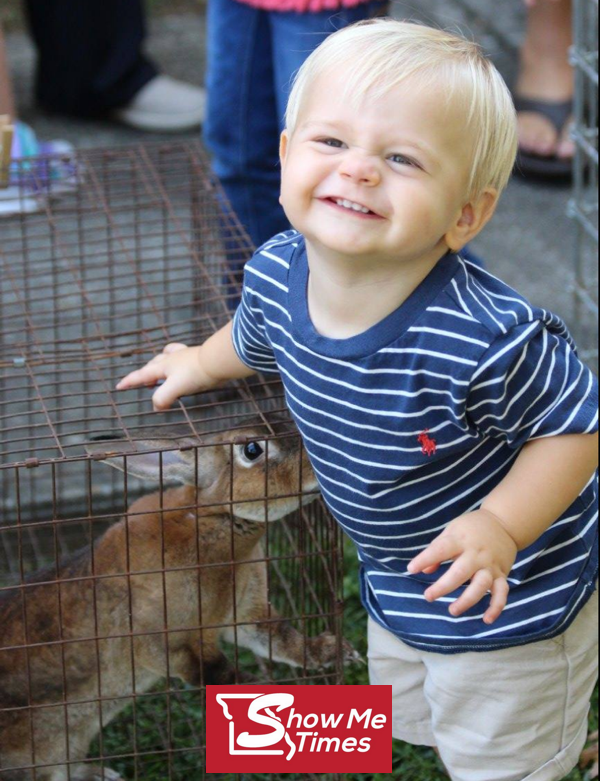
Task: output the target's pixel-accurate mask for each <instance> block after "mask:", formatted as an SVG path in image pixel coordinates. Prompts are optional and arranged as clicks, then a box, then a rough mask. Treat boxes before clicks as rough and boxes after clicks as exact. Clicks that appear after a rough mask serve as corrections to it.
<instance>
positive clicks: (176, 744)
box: [93, 546, 598, 781]
mask: <svg viewBox="0 0 600 781" xmlns="http://www.w3.org/2000/svg"><path fill="white" fill-rule="evenodd" d="M346 554H347V555H346V577H345V579H344V591H345V599H346V607H345V614H344V615H345V635H346V637H347V638H348V639H349V640H350V641H351V642H352V643H353V645H354V646H355V647H356V648H357V649H358V650H359V651H360V652H361V654H363V656H366V651H367V643H366V628H367V619H366V614H365V611H364V609H363V607H362V605H361V603H360V598H359V591H358V578H357V563H356V555H355V553H354V550H353V549H352V548H351V547H350V546H349V547H348V548H347V550H346ZM248 659H249V657H246V660H248ZM346 683H348V684H366V683H368V673H367V669H366V667H365V666H364V665H355V666H353V667H351V668H348V670H347V674H346ZM202 711H203V707H202V702H201V701H200V697H199V695H198V694H197V692H194V691H187V690H186V689H184V688H181V689H179V690H178V691H176V692H175V693H174V694H172V695H166V694H165V693H164V692H163V693H154V694H152V695H150V696H149V697H147V698H142V699H140V700H139V701H138V703H137V705H136V708H135V714H134V711H133V709H131V708H130V709H129V710H128V711H126V712H125V713H124V714H123V715H122V716H121V717H120V718H119V719H118V720H117V721H116V722H114V723H113V724H111V725H110V727H109V728H108V729H106V730H105V731H104V733H103V737H102V745H101V746H100V745H98V744H96V746H95V747H94V750H93V753H94V754H96V755H104V756H110V757H121V758H117V759H111V760H110V761H109V762H107V765H109V766H110V767H112V768H114V769H115V770H118V771H119V772H120V773H122V775H123V777H124V778H126V779H135V778H137V779H140V781H164V780H165V779H166V778H169V777H171V778H172V779H174V780H179V779H182V780H183V779H186V781H187V779H190V781H192V780H193V781H197V780H199V779H201V778H202V768H203V758H202V755H201V753H200V752H199V750H198V746H200V745H201V744H202V743H203V724H202ZM597 727H598V698H597V692H596V695H595V698H594V703H593V707H592V715H591V722H590V728H591V729H597ZM136 746H137V751H136ZM168 746H170V747H171V749H173V752H172V753H160V752H164V750H165V747H168ZM135 753H138V754H139V755H140V756H138V758H137V760H136V759H135V758H134V757H132V756H131V755H132V754H135ZM143 755H146V756H143ZM392 756H393V759H392V764H393V772H392V776H391V777H392V778H393V779H401V781H448V777H447V776H446V775H445V773H444V772H443V769H442V767H441V764H440V762H439V760H438V759H437V757H436V755H435V753H434V752H433V751H432V750H431V749H427V748H423V747H415V746H410V745H408V744H406V743H401V742H400V741H394V744H393V755H392ZM208 778H211V776H208ZM221 778H225V779H227V780H228V779H231V781H233V780H234V778H236V777H235V776H234V775H233V774H231V775H226V776H222V777H221ZM281 778H286V779H289V780H290V781H306V776H304V775H296V774H286V775H283V776H281ZM328 778H329V776H328V775H327V774H320V776H319V779H320V781H327V779H328ZM345 778H346V779H348V781H389V779H390V776H389V775H388V774H354V775H346V776H345ZM245 779H246V781H274V776H273V775H264V774H252V775H247V776H246V777H245ZM564 781H590V777H589V774H588V773H587V772H584V771H580V770H574V771H573V772H572V773H570V774H569V775H568V776H566V778H565V779H564Z"/></svg>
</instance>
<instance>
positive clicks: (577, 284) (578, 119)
mask: <svg viewBox="0 0 600 781" xmlns="http://www.w3.org/2000/svg"><path fill="white" fill-rule="evenodd" d="M573 11H574V17H573V33H574V35H573V39H574V42H573V48H572V52H571V62H572V65H573V67H574V69H575V127H574V131H573V137H574V139H575V143H576V148H577V151H576V154H575V163H574V174H573V176H574V179H573V181H574V187H573V197H572V199H571V201H570V203H569V214H570V216H571V217H572V218H573V220H574V224H575V247H574V284H573V291H574V299H575V314H576V317H575V321H576V323H577V331H578V334H577V336H578V341H579V342H580V343H581V345H582V346H583V348H584V355H585V357H586V358H587V359H588V360H589V361H590V362H591V363H593V364H594V365H595V367H596V370H597V368H598V342H597V338H598V0H574V7H573Z"/></svg>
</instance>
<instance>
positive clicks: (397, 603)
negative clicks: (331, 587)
mask: <svg viewBox="0 0 600 781" xmlns="http://www.w3.org/2000/svg"><path fill="white" fill-rule="evenodd" d="M308 274H309V270H308V262H307V257H306V249H305V244H304V239H303V237H302V236H301V235H300V234H298V233H296V232H294V231H290V232H288V233H285V234H280V235H279V236H277V237H275V239H273V240H272V241H270V242H267V243H266V244H265V245H263V247H261V248H260V249H259V250H258V251H257V252H256V254H255V255H254V257H253V258H252V259H251V260H250V261H249V263H248V264H247V265H246V268H245V278H244V291H243V296H242V302H241V304H240V306H239V308H238V310H237V312H236V315H235V319H234V330H233V340H234V346H235V349H236V351H237V353H238V355H239V357H240V358H241V360H242V361H243V362H244V363H245V364H247V365H248V366H249V367H251V368H253V369H256V370H258V371H259V372H278V373H280V375H281V378H282V381H283V384H284V388H285V394H286V401H287V404H288V406H289V408H290V410H291V413H292V415H293V417H294V419H295V421H296V423H297V425H298V428H299V429H300V432H301V434H302V437H303V440H304V443H305V446H306V449H307V451H308V454H309V456H310V459H311V462H312V465H313V467H314V470H315V472H316V474H317V477H318V479H319V484H320V487H321V490H322V493H323V497H324V499H325V501H326V503H327V505H328V506H329V508H330V510H331V512H332V513H333V515H334V517H335V518H336V520H337V521H338V522H339V523H340V525H341V526H342V528H343V529H344V531H345V532H346V533H347V534H348V535H349V536H350V537H351V538H352V540H353V541H354V542H355V544H356V547H357V549H358V555H359V559H360V563H361V567H360V572H361V574H360V577H361V591H362V598H363V602H364V605H365V607H366V608H367V610H368V611H369V614H370V615H371V616H372V617H373V618H374V619H375V620H376V621H377V622H379V623H380V624H381V625H382V626H383V627H385V628H386V629H388V630H389V631H391V632H393V633H394V634H395V635H397V636H398V637H399V638H400V639H402V640H403V641H405V642H406V643H408V644H410V645H412V646H414V647H418V648H422V649H425V650H429V651H437V652H442V653H454V652H460V651H467V650H469V651H471V650H475V651H480V650H481V651H485V650H492V649H497V648H503V647H508V646H514V645H520V644H524V643H529V642H534V641H536V640H541V639H545V638H550V637H553V636H556V635H558V634H559V633H561V632H563V631H564V630H565V629H566V628H567V626H568V625H569V624H570V622H571V621H572V620H573V619H574V617H575V616H576V614H577V613H578V612H579V610H580V609H581V608H582V607H583V605H584V604H585V602H586V601H587V599H588V598H589V596H590V595H591V593H592V592H593V590H594V588H595V581H596V577H597V569H598V550H597V534H596V532H597V521H598V507H597V498H598V494H597V476H594V478H593V479H591V480H590V481H589V483H588V484H587V485H586V486H585V488H584V490H583V491H582V492H581V495H580V496H579V497H578V499H576V501H575V502H574V503H573V504H572V506H571V507H569V509H568V510H567V511H566V512H565V513H564V514H563V515H562V516H561V518H559V519H558V520H557V521H556V522H555V523H554V524H553V526H552V527H551V528H550V529H548V530H547V531H546V532H545V533H544V534H543V535H542V536H541V537H540V538H539V539H538V540H537V541H536V542H535V543H534V544H533V545H531V546H530V547H529V548H527V549H526V550H524V551H521V552H520V553H519V555H518V557H517V560H516V563H515V566H514V568H513V570H512V572H511V573H510V577H509V583H510V586H511V589H510V594H509V598H508V604H507V606H506V608H505V610H504V612H503V613H502V615H501V617H500V618H499V619H498V620H497V621H496V623H494V624H493V625H492V626H488V625H486V624H484V623H483V620H482V619H483V614H484V612H485V610H486V608H487V607H488V604H489V597H486V598H485V599H484V600H482V602H480V603H479V604H478V605H476V606H474V607H473V608H472V609H471V610H469V611H468V612H467V613H466V614H464V615H462V616H459V617H453V616H451V615H450V614H449V612H448V606H449V603H450V602H452V601H453V600H454V599H456V597H457V596H459V594H460V592H461V591H462V589H460V590H458V591H457V592H455V593H454V594H452V595H450V596H448V597H444V598H442V599H439V600H437V601H436V602H435V603H433V604H430V603H428V602H427V601H426V600H425V598H424V596H423V594H424V591H425V589H426V588H427V587H428V586H429V585H430V584H431V583H432V582H434V581H435V580H436V579H437V578H439V577H440V576H441V575H442V574H443V572H444V571H445V570H446V569H447V568H448V566H449V565H444V566H443V567H442V568H441V570H439V571H438V572H437V573H435V574H434V575H423V574H420V575H416V576H414V575H409V574H408V573H407V572H406V566H407V563H408V562H409V561H410V560H411V559H412V558H413V557H414V556H415V555H416V554H417V553H418V552H419V551H422V550H423V549H424V548H425V547H427V546H428V545H429V544H430V543H431V541H432V540H433V539H434V538H435V537H437V536H438V535H439V534H440V533H441V532H442V531H443V529H444V527H445V526H446V525H447V524H448V523H449V522H450V521H452V520H453V519H454V518H456V517H457V516H459V515H462V514H463V513H467V512H470V511H472V510H475V509H476V508H478V507H479V506H480V505H481V503H482V502H483V500H484V499H485V497H486V496H487V495H488V494H489V493H490V492H491V490H492V489H493V488H494V487H495V486H496V485H497V484H498V483H499V482H500V481H501V480H502V478H503V477H504V476H505V475H506V474H507V472H508V471H509V469H510V468H511V466H512V464H513V463H514V461H515V459H516V457H517V456H518V454H519V450H520V448H521V447H522V445H523V444H524V443H525V442H527V441H528V440H530V439H536V438H540V437H549V436H556V435H560V434H567V433H591V432H593V431H595V430H596V429H597V425H598V404H597V383H596V380H595V377H594V375H593V374H592V373H591V371H590V370H589V369H588V368H587V367H586V366H585V365H584V364H583V363H581V361H580V360H579V359H578V358H577V356H576V352H575V348H574V345H573V342H572V339H571V337H570V335H569V333H568V331H567V329H566V327H565V325H564V323H563V322H562V321H561V320H560V319H559V318H558V317H556V316H555V315H553V314H551V313H550V312H547V311H545V310H544V309H539V308H536V307H534V306H532V305H531V304H529V303H528V302H527V301H526V300H525V299H524V298H523V297H522V296H520V295H519V294H518V293H516V292H515V291H514V290H512V289H511V288H510V287H508V286H507V285H506V284H504V283H503V282H501V281H500V280H498V279H497V278H495V277H494V276H492V275H491V274H489V273H488V272H487V271H485V270H482V269H481V268H479V267H477V266H474V265H472V264H470V263H468V262H466V261H465V260H463V259H461V258H460V257H459V256H457V255H448V256H446V257H444V258H443V259H442V260H440V262H439V263H438V264H437V265H436V266H435V268H434V269H433V270H432V271H431V273H430V274H429V275H428V276H427V277H426V279H424V280H423V282H422V283H421V284H420V285H419V286H418V287H417V289H416V290H415V291H414V292H413V293H412V294H411V295H410V296H409V298H408V299H407V300H406V301H405V302H404V303H403V304H402V305H401V306H400V307H399V308H398V309H397V310H395V311H394V312H392V313H391V314H390V315H388V316H387V317H386V318H385V319H383V320H382V321H381V322H379V323H378V324H376V325H375V326H373V327H372V328H370V329H368V330H367V331H366V332H364V333H362V334H359V335H357V336H354V337H351V338H348V339H330V338H327V337H324V336H322V335H320V334H319V333H318V332H317V331H316V330H315V328H314V327H313V325H312V322H311V320H310V316H309V312H308V304H307V282H308ZM463 588H464V587H463Z"/></svg>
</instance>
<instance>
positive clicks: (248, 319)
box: [232, 283, 279, 373]
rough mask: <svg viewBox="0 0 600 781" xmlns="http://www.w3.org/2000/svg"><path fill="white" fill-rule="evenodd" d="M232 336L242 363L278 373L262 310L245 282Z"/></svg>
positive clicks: (260, 370) (255, 368)
mask: <svg viewBox="0 0 600 781" xmlns="http://www.w3.org/2000/svg"><path fill="white" fill-rule="evenodd" d="M232 338H233V346H234V349H235V351H236V353H237V355H238V357H239V359H240V360H241V361H242V363H245V364H246V366H248V367H249V368H250V369H254V370H255V371H258V372H267V373H268V372H271V373H273V372H276V373H278V371H279V370H278V368H277V363H276V361H275V356H274V354H273V348H272V347H271V344H270V342H269V339H268V336H267V332H266V327H265V323H264V318H263V313H262V310H261V308H260V306H259V305H258V304H257V302H255V301H254V296H253V295H252V294H251V293H250V291H249V289H248V288H247V286H246V284H245V283H244V288H243V291H242V300H241V302H240V304H239V306H238V308H237V311H236V313H235V316H234V318H233V331H232Z"/></svg>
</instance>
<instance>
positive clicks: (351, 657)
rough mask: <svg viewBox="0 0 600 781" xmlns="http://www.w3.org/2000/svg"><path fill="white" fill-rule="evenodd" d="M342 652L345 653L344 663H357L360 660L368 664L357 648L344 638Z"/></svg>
mask: <svg viewBox="0 0 600 781" xmlns="http://www.w3.org/2000/svg"><path fill="white" fill-rule="evenodd" d="M342 653H343V655H344V664H357V663H358V662H360V664H366V661H365V660H364V659H363V657H362V656H361V655H360V654H359V653H358V651H357V650H356V648H354V647H353V646H352V645H351V644H350V643H349V642H348V641H347V640H342Z"/></svg>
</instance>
